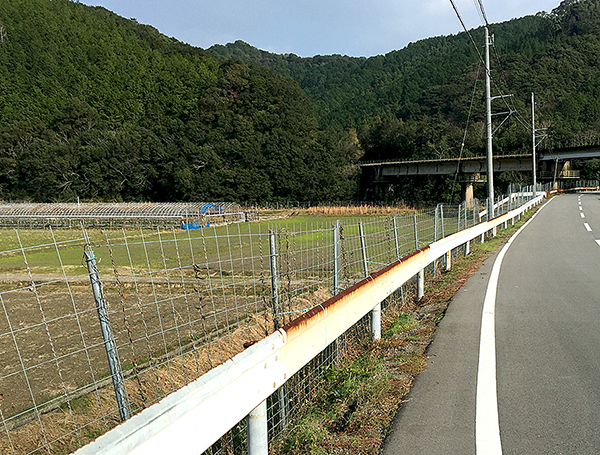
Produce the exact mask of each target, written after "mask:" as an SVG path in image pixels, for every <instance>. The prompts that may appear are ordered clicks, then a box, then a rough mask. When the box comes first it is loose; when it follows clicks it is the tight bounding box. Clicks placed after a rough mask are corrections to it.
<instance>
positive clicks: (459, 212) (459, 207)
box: [456, 204, 462, 232]
mask: <svg viewBox="0 0 600 455" xmlns="http://www.w3.org/2000/svg"><path fill="white" fill-rule="evenodd" d="M461 208H462V204H459V205H458V216H457V217H456V218H457V220H458V223H457V224H458V226H457V227H456V232H460V216H461V215H462V213H461V211H460V209H461Z"/></svg>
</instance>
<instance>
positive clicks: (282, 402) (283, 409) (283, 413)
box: [248, 230, 287, 446]
mask: <svg viewBox="0 0 600 455" xmlns="http://www.w3.org/2000/svg"><path fill="white" fill-rule="evenodd" d="M269 259H270V264H271V299H272V302H273V330H275V331H277V330H279V328H280V327H281V321H280V319H279V316H280V314H279V285H278V282H277V251H276V249H275V232H273V231H272V230H269ZM284 387H285V386H282V387H280V388H279V391H278V398H279V417H280V418H281V426H282V427H284V428H285V426H286V424H287V406H286V399H285V390H284ZM256 409H258V408H256ZM253 412H254V411H253ZM265 415H266V409H265ZM251 417H252V416H250V417H249V420H248V423H250V421H251ZM256 418H258V417H256ZM265 421H266V417H265ZM248 444H249V443H248ZM267 446H268V443H267Z"/></svg>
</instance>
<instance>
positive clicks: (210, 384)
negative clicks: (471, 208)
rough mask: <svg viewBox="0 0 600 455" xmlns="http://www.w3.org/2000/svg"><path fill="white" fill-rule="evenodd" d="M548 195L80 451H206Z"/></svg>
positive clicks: (395, 273) (361, 288) (353, 292)
mask: <svg viewBox="0 0 600 455" xmlns="http://www.w3.org/2000/svg"><path fill="white" fill-rule="evenodd" d="M544 197H545V195H544V196H538V197H537V198H535V199H533V200H531V201H529V202H527V203H526V204H525V205H523V206H521V207H519V208H518V209H515V210H512V211H510V212H508V213H506V214H504V215H501V216H498V217H497V218H494V219H492V220H490V221H487V222H485V223H481V224H478V225H477V226H474V227H472V228H469V229H466V230H464V231H461V232H458V233H456V234H454V235H451V236H449V237H446V238H444V239H442V240H440V241H438V242H435V243H432V244H431V245H429V246H428V247H425V248H424V249H422V250H419V251H416V252H414V253H412V254H411V255H409V256H407V257H404V258H402V260H400V261H398V262H396V263H394V264H391V265H389V266H387V267H385V268H383V269H382V270H380V271H378V272H375V273H373V274H371V275H370V276H369V277H367V278H365V279H364V280H362V281H360V282H359V283H357V284H355V285H354V286H352V287H350V288H348V289H346V290H344V291H343V292H341V293H339V294H337V295H336V296H334V297H332V298H331V299H329V300H327V301H326V302H323V303H322V304H320V305H317V306H316V307H314V308H313V309H312V310H310V311H308V312H307V313H305V314H303V315H302V316H300V317H299V318H297V319H295V320H294V321H292V322H290V323H289V324H287V325H286V326H284V327H282V328H281V329H279V330H278V331H277V332H275V333H273V334H272V335H270V336H268V337H267V338H264V339H263V340H261V341H259V342H258V343H256V344H254V345H253V346H251V347H249V348H248V349H246V350H245V351H244V352H242V353H240V354H238V355H236V356H235V357H233V358H232V359H231V360H228V361H227V362H225V363H224V364H222V365H220V366H218V367H216V368H214V369H213V370H211V371H209V372H208V373H206V374H205V375H203V376H202V377H200V378H199V379H197V380H196V381H194V382H193V383H191V384H189V385H187V386H185V387H183V388H181V389H180V390H178V391H176V392H174V393H172V394H170V395H169V396H167V397H166V398H164V399H162V400H161V401H160V402H158V403H156V404H154V405H153V406H151V407H149V408H147V409H145V410H143V411H142V412H140V413H139V414H137V415H135V416H133V417H132V418H130V419H129V420H127V421H125V422H124V423H122V424H121V425H119V426H118V427H116V428H114V429H113V430H111V431H109V432H108V433H106V434H105V435H103V436H100V437H99V438H98V439H96V440H95V441H94V442H92V443H90V444H88V445H87V446H85V447H82V448H81V449H79V450H78V451H77V452H75V453H76V454H77V455H97V454H102V455H124V454H130V455H142V454H143V455H146V454H148V453H170V452H174V453H177V454H178V455H188V454H189V455H192V454H194V455H198V454H201V453H202V452H204V451H205V450H207V449H208V448H209V447H210V446H211V445H212V444H214V443H215V442H216V441H217V440H218V439H219V438H220V437H221V436H222V435H224V434H225V433H226V432H227V431H228V430H229V429H231V428H232V427H234V426H235V425H236V424H237V423H238V422H239V421H241V420H242V419H244V417H246V416H247V415H248V414H249V413H250V412H251V411H252V410H254V409H255V408H257V407H259V405H261V403H263V402H264V401H265V400H266V399H267V398H268V397H269V396H270V395H272V394H273V393H274V392H275V391H276V390H277V389H278V388H279V387H281V386H282V385H283V384H284V382H286V381H287V380H288V379H289V378H290V377H291V376H292V375H293V374H294V373H296V372H298V371H299V370H300V369H301V368H302V367H303V366H304V365H306V364H307V363H308V362H309V361H310V360H312V359H313V358H314V357H315V356H316V355H318V354H319V353H320V352H321V351H323V350H324V349H325V348H326V347H327V346H328V345H329V344H331V343H332V342H333V341H335V340H336V339H337V338H338V337H339V336H340V335H342V334H343V333H344V332H345V331H347V330H348V329H349V328H350V327H352V326H353V325H354V324H355V323H356V322H358V321H359V320H360V319H361V318H362V317H364V316H365V315H366V314H368V313H369V312H371V310H373V308H374V306H375V305H378V304H380V303H381V302H382V301H383V300H384V299H385V298H387V297H388V296H389V295H391V294H392V293H393V292H394V291H395V290H396V289H398V288H399V287H400V286H402V285H403V284H404V283H406V282H407V281H408V280H410V279H411V278H412V277H414V276H415V275H420V276H421V275H422V274H420V272H421V271H422V270H423V269H425V268H426V267H427V266H428V265H429V264H431V263H432V262H434V261H435V260H437V259H438V258H440V257H442V256H443V255H445V254H447V253H448V252H450V251H452V250H453V249H455V248H457V247H459V246H461V245H463V244H466V243H467V242H470V241H471V240H473V239H475V238H477V237H480V236H482V235H483V234H485V233H486V232H488V231H490V230H493V229H495V228H496V227H497V226H499V225H500V224H503V223H508V222H509V221H510V220H511V219H515V218H517V217H519V216H520V215H521V214H522V213H524V212H526V211H527V210H529V209H530V208H531V207H533V206H534V205H537V204H539V203H540V202H541V201H542V200H543V198H544ZM264 427H265V430H264V431H265V432H266V425H265V426H264Z"/></svg>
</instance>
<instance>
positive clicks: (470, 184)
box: [465, 182, 474, 210]
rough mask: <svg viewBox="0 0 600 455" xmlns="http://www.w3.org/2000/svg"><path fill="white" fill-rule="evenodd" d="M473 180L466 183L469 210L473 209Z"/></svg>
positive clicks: (466, 198) (466, 199) (466, 200)
mask: <svg viewBox="0 0 600 455" xmlns="http://www.w3.org/2000/svg"><path fill="white" fill-rule="evenodd" d="M473 194H474V191H473V182H467V183H466V185H465V202H466V204H467V210H473V199H474V197H473Z"/></svg>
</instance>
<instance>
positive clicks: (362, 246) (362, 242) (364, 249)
mask: <svg viewBox="0 0 600 455" xmlns="http://www.w3.org/2000/svg"><path fill="white" fill-rule="evenodd" d="M358 231H359V234H360V249H361V251H362V260H363V269H364V271H365V278H367V277H368V276H369V262H368V261H367V246H366V243H365V230H364V228H363V224H362V223H358Z"/></svg>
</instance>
